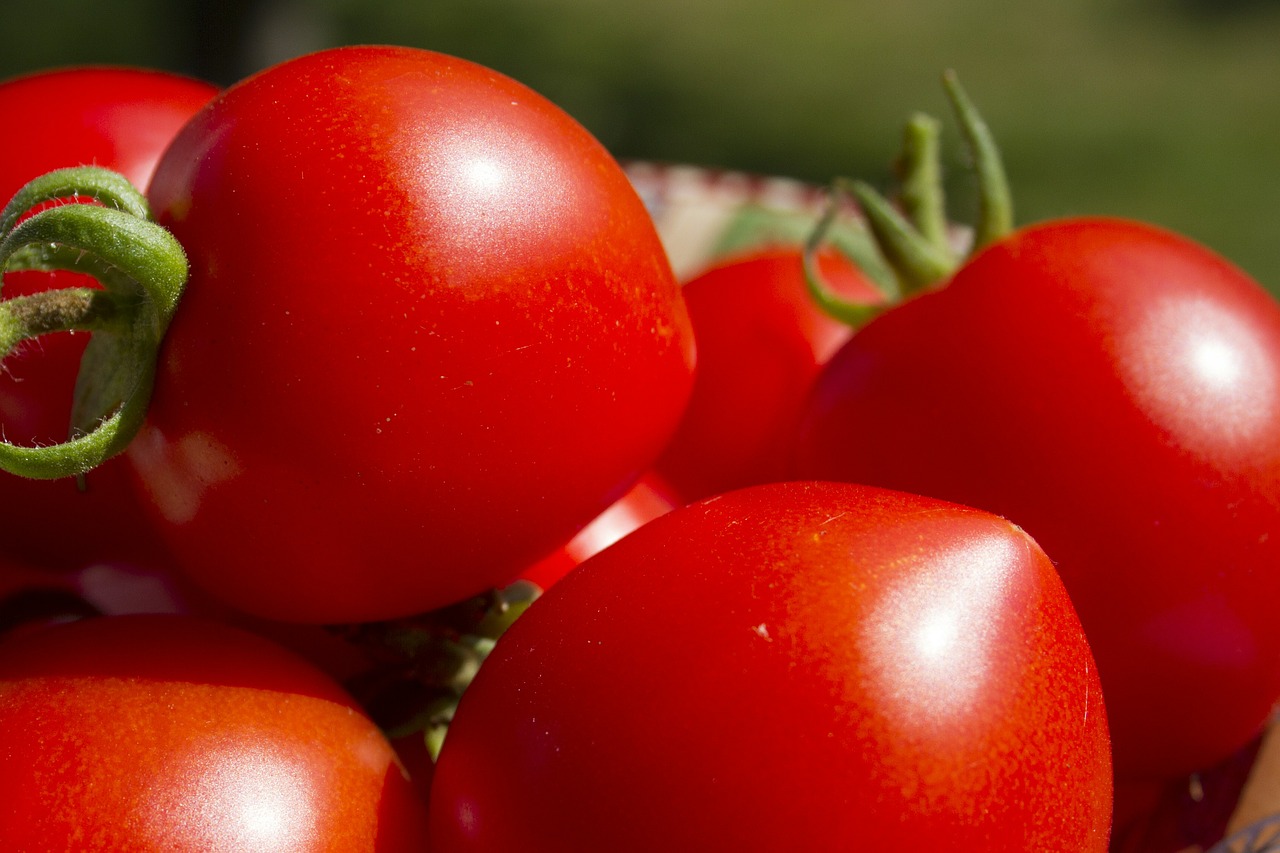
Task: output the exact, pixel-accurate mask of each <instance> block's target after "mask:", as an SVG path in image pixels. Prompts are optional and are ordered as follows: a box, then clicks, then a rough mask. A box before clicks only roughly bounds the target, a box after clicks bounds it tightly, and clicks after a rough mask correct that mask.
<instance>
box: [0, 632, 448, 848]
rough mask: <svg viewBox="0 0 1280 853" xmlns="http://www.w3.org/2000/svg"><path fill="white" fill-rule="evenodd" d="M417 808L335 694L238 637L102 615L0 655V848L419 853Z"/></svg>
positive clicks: (373, 738)
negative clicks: (1, 843) (1, 841)
mask: <svg viewBox="0 0 1280 853" xmlns="http://www.w3.org/2000/svg"><path fill="white" fill-rule="evenodd" d="M421 811H422V808H421V804H420V802H419V801H418V800H417V799H416V797H415V795H414V793H413V790H412V788H411V786H410V783H409V780H408V778H407V777H406V776H405V775H404V771H403V770H402V768H401V767H400V765H399V764H398V763H397V762H396V760H395V756H394V753H393V752H392V749H391V746H390V744H388V743H387V741H386V739H385V738H384V737H383V736H382V734H381V732H379V731H378V729H377V728H376V727H375V726H374V725H373V724H372V723H371V722H370V721H369V719H368V718H367V717H365V716H364V715H363V714H362V713H360V711H359V710H358V709H357V708H356V707H355V706H354V704H353V703H352V701H351V700H350V698H348V697H347V696H346V694H344V693H343V692H342V691H341V689H339V688H338V687H337V686H336V685H335V684H334V683H333V682H331V681H330V680H329V679H328V678H327V677H325V676H324V675H322V674H321V673H320V672H319V671H318V670H315V669H313V668H312V667H311V666H310V665H308V664H305V663H304V662H302V661H301V660H299V659H297V658H294V657H293V656H292V655H290V654H288V653H286V652H285V651H283V650H281V649H279V648H277V647H276V646H274V645H272V644H271V643H269V642H267V641H265V640H262V639H260V638H258V637H255V636H253V635H251V634H247V633H243V632H241V631H239V630H236V629H232V628H229V627H227V626H224V625H221V624H218V623H214V622H204V621H199V620H194V619H191V618H189V617H179V616H117V617H100V618H96V619H89V620H84V621H81V622H75V623H70V624H66V625H61V626H56V627H51V628H47V629H44V630H41V631H37V632H30V633H27V634H23V635H20V636H18V637H16V638H14V639H12V640H9V641H8V642H6V643H4V644H0V838H4V840H5V845H6V847H7V848H9V849H12V850H76V851H81V853H117V851H122V850H129V851H140V853H141V851H157V853H158V851H161V850H163V851H191V853H207V851H211V850H267V849H270V850H278V851H282V853H284V851H288V853H302V851H307V853H311V851H316V852H317V853H318V851H333V853H339V851H340V853H360V852H361V851H367V853H375V851H377V853H392V851H404V853H421V851H422V850H424V849H425V847H424V838H423V832H424V830H423V827H424V824H423V821H422V814H421Z"/></svg>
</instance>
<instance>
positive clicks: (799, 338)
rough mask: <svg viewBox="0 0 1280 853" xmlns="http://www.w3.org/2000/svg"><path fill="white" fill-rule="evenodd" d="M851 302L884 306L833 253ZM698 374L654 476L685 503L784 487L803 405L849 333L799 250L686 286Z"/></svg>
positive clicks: (830, 267) (835, 283)
mask: <svg viewBox="0 0 1280 853" xmlns="http://www.w3.org/2000/svg"><path fill="white" fill-rule="evenodd" d="M818 262H819V268H820V269H821V270H822V273H823V275H824V278H826V280H827V281H828V283H829V286H831V287H832V288H833V289H835V290H836V291H837V292H838V293H840V295H841V296H843V297H844V298H845V299H848V300H850V301H860V302H864V303H866V304H879V303H881V302H883V301H884V297H883V295H882V294H881V292H880V291H879V290H878V289H877V288H876V286H875V285H874V284H873V283H872V281H871V280H870V279H869V278H867V277H866V276H865V275H864V274H862V273H861V272H859V270H858V268H857V267H856V266H854V265H853V263H851V262H850V261H848V260H846V259H844V258H843V257H842V256H841V255H839V254H837V253H836V252H835V251H829V252H825V253H823V254H822V255H821V256H819V258H818ZM684 298H685V303H686V304H687V305H688V307H689V316H690V319H691V320H692V322H693V334H694V339H695V341H696V342H697V347H698V372H697V376H696V378H695V379H694V385H693V394H692V396H691V397H690V399H689V406H688V408H687V409H686V410H685V414H684V418H683V419H682V420H681V422H680V426H679V428H678V429H677V430H676V434H675V436H674V437H673V438H672V440H671V443H670V444H668V445H667V448H666V449H665V450H664V451H663V453H662V456H661V457H660V458H659V460H658V461H657V462H656V463H655V464H654V470H655V471H656V472H657V473H658V474H659V475H660V476H661V477H662V478H664V479H665V480H666V481H667V482H669V483H670V484H671V485H672V486H673V487H674V488H675V489H676V491H677V492H678V493H679V494H680V497H681V498H682V500H683V502H688V501H692V500H697V499H699V498H704V497H710V496H711V495H714V494H718V493H720V492H725V491H728V490H730V489H735V488H740V487H742V486H748V485H754V484H757V483H765V482H770V481H774V480H779V479H782V478H783V477H784V476H785V474H786V461H787V454H788V451H789V450H790V447H791V439H792V434H793V432H794V430H795V423H796V420H797V418H798V417H799V412H800V408H801V405H802V404H803V402H804V398H805V396H806V394H807V393H808V391H809V386H810V385H812V383H813V379H814V377H816V376H817V374H818V368H819V366H820V365H821V364H822V363H823V362H825V361H826V360H827V359H828V358H829V357H830V356H831V354H832V353H834V352H835V351H836V350H837V349H838V348H839V346H840V344H842V343H844V342H845V341H846V340H848V338H849V336H850V335H851V334H852V330H851V329H850V328H849V326H848V324H846V323H843V322H840V321H838V320H836V319H834V318H832V317H831V316H830V315H828V314H826V313H825V312H824V311H822V310H821V309H819V308H818V306H817V304H816V303H815V302H814V300H813V299H812V298H811V297H810V295H809V290H808V287H807V285H806V284H805V275H804V262H803V259H802V254H801V252H800V250H799V249H793V248H789V247H770V248H766V249H759V250H755V251H753V252H751V253H749V254H747V255H744V256H740V257H736V258H732V259H729V260H725V261H722V262H720V263H718V264H717V265H715V266H713V267H711V268H710V269H707V270H705V271H703V272H702V273H700V274H698V275H697V276H694V277H693V278H692V279H690V280H689V281H688V282H687V283H685V285H684Z"/></svg>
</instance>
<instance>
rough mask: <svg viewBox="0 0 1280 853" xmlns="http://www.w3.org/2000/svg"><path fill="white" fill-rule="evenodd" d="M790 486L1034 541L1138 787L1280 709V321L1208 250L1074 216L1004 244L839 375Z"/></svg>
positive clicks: (860, 337) (865, 338)
mask: <svg viewBox="0 0 1280 853" xmlns="http://www.w3.org/2000/svg"><path fill="white" fill-rule="evenodd" d="M793 473H794V474H796V475H798V476H812V477H825V478H832V479H847V480H851V481H855V482H861V483H868V484H873V485H879V486H885V487H889V488H896V489H903V490H906V491H912V492H918V493H921V494H929V495H932V496H935V497H938V498H942V499H946V500H953V501H958V502H962V503H965V504H968V505H970V506H975V507H980V508H982V509H985V510H988V511H991V512H995V513H998V514H1000V515H1003V516H1005V517H1007V518H1010V519H1012V520H1013V521H1016V522H1017V523H1018V524H1019V525H1021V526H1023V527H1024V528H1026V530H1027V532H1028V533H1030V534H1031V535H1032V536H1034V537H1035V539H1036V541H1038V542H1039V543H1040V544H1041V546H1042V547H1043V548H1044V549H1045V551H1046V552H1048V554H1049V555H1050V556H1051V557H1052V558H1053V559H1054V561H1055V563H1056V564H1057V566H1058V569H1059V571H1060V572H1061V573H1062V576H1063V580H1064V581H1065V583H1066V586H1067V589H1068V590H1069V591H1070V593H1071V597H1072V599H1073V601H1074V602H1075V604H1076V607H1077V609H1078V610H1079V612H1080V618H1081V620H1082V621H1083V623H1084V626H1085V628H1086V630H1087V632H1088V635H1089V640H1090V643H1091V645H1092V647H1093V651H1094V653H1095V655H1096V656H1097V659H1098V666H1099V669H1100V672H1101V676H1102V683H1103V686H1104V688H1105V691H1106V695H1107V706H1108V711H1109V714H1110V719H1111V727H1112V737H1113V740H1114V744H1115V750H1116V767H1117V772H1118V773H1119V774H1120V775H1121V776H1125V777H1134V776H1165V775H1170V776H1171V775H1177V774H1182V773H1188V772H1191V771H1192V770H1195V769H1197V768H1203V767H1206V766H1208V765H1210V764H1213V763H1215V762H1216V761H1219V760H1221V759H1223V758H1225V757H1226V756H1228V755H1230V754H1231V753H1233V752H1235V751H1236V750H1237V749H1239V748H1241V747H1242V746H1243V745H1244V744H1246V743H1247V742H1248V741H1249V740H1250V739H1251V738H1253V737H1254V736H1255V735H1256V734H1257V733H1258V731H1259V729H1260V727H1261V726H1262V725H1263V723H1264V721H1265V720H1266V719H1267V717H1268V715H1269V714H1270V712H1271V709H1272V707H1273V706H1274V704H1275V702H1276V700H1277V698H1278V697H1280V621H1278V620H1277V619H1276V618H1275V613H1274V612H1273V611H1274V608H1273V607H1272V602H1274V601H1276V600H1277V599H1278V598H1280V572H1277V571H1276V566H1277V565H1278V564H1280V552H1278V551H1277V548H1280V307H1278V306H1277V305H1276V303H1275V301H1274V300H1273V299H1272V298H1271V297H1270V296H1269V295H1268V294H1267V293H1266V292H1264V291H1263V290H1262V289H1261V288H1260V287H1259V286H1258V285H1257V284H1256V283H1255V282H1253V281H1252V280H1250V279H1249V278H1248V277H1247V276H1245V275H1244V274H1243V273H1242V272H1240V271H1239V270H1238V269H1236V268H1234V267H1233V266H1231V265H1230V264H1228V263H1227V262H1226V261H1224V260H1222V259H1221V258H1219V257H1217V256H1216V255H1214V254H1212V253H1211V252H1209V251H1208V250H1206V249H1204V248H1202V247H1200V246H1198V245H1195V244H1193V243H1192V242H1190V241H1188V240H1185V239H1182V238H1180V237H1177V236H1175V235H1173V234H1170V233H1167V232H1165V231H1163V230H1160V229H1157V228H1154V227H1150V226H1145V225H1141V224H1136V223H1132V222H1127V221H1121V220H1114V219H1076V220H1064V221H1057V222H1048V223H1043V224H1040V225H1036V226H1032V227H1029V228H1025V229H1023V230H1020V231H1016V232H1014V233H1013V234H1012V235H1010V236H1008V237H1006V238H1004V239H1001V240H998V241H997V242H995V243H993V244H991V245H990V246H989V247H988V248H986V249H985V250H983V251H981V252H979V253H978V254H977V255H976V256H975V257H973V258H972V259H971V260H970V261H969V262H968V263H966V264H965V265H964V266H963V267H962V268H961V269H960V270H959V271H958V272H957V273H956V274H955V276H954V278H953V279H952V280H951V281H950V283H949V284H947V285H946V286H945V287H942V288H941V289H939V290H936V291H934V292H931V293H928V294H926V295H924V296H921V297H919V298H917V299H915V300H912V301H909V302H907V303H905V304H904V305H902V306H900V307H898V308H896V309H894V310H892V311H890V312H888V313H887V314H884V315H882V316H880V317H879V318H877V319H876V320H874V321H872V322H871V323H870V324H869V325H867V326H866V327H865V328H863V329H862V330H861V331H859V332H858V334H857V335H855V336H854V338H853V339H852V340H851V341H850V342H849V343H848V344H847V345H846V346H845V347H844V348H843V349H842V350H841V351H840V352H839V353H837V354H836V356H835V357H834V358H833V359H832V360H831V361H830V362H829V363H828V365H827V368H826V369H825V371H824V373H823V375H822V376H821V377H819V379H818V382H817V385H816V387H815V392H814V395H813V397H812V399H811V405H810V407H809V411H808V414H807V422H806V425H805V427H804V428H803V431H802V435H801V437H800V440H799V444H798V447H797V461H796V465H795V468H794V469H793Z"/></svg>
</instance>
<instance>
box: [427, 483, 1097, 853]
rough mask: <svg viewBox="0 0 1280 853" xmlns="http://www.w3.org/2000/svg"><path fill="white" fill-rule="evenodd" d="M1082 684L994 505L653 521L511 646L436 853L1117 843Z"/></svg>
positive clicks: (872, 497)
mask: <svg viewBox="0 0 1280 853" xmlns="http://www.w3.org/2000/svg"><path fill="white" fill-rule="evenodd" d="M1111 792H1112V787H1111V763H1110V752H1109V745H1108V738H1107V726H1106V714H1105V711H1104V707H1103V702H1102V694H1101V689H1100V686H1099V683H1098V680H1097V670H1096V667H1095V666H1094V664H1093V659H1092V657H1091V655H1090V653H1089V648H1088V645H1087V644H1086V642H1085V638H1084V633H1083V630H1082V629H1081V626H1080V622H1079V620H1078V619H1077V618H1076V615H1075V612H1074V610H1073V609H1072V607H1071V603H1070V601H1069V600H1068V598H1067V595H1066V591H1065V590H1064V589H1063V587H1062V583H1061V581H1060V580H1059V578H1058V577H1057V575H1056V573H1055V572H1054V570H1053V566H1052V564H1051V563H1050V562H1049V560H1048V558H1047V557H1045V555H1044V554H1043V553H1042V552H1041V551H1040V549H1039V548H1038V547H1036V545H1035V543H1034V542H1033V541H1032V540H1031V539H1030V538H1029V537H1028V536H1026V535H1025V534H1024V533H1023V532H1022V531H1020V530H1019V529H1018V528H1016V527H1015V526H1014V525H1012V524H1010V523H1009V522H1007V521H1004V520H1002V519H999V518H996V517H993V516H991V515H988V514H986V513H983V512H979V511H976V510H971V509H968V508H964V507H958V506H954V505H951V504H944V503H941V502H937V501H933V500H929V499H926V498H918V497H914V496H910V495H905V494H899V493H893V492H887V491H882V490H876V489H869V488H863V487H858V486H853V485H846V484H834V483H828V484H824V483H790V484H774V485H768V486H760V487H755V488H750V489H745V490H742V491H737V492H732V493H729V494H727V495H725V496H722V497H717V498H712V499H709V500H707V501H704V502H701V503H696V504H693V505H690V506H688V507H684V508H682V509H678V510H675V511H673V512H671V513H668V514H667V515H665V516H663V517H661V518H658V519H656V520H655V521H652V522H650V523H649V524H647V525H645V526H644V527H642V528H640V529H639V530H637V531H636V532H635V533H633V534H631V535H630V536H628V537H626V538H624V539H622V540H621V541H620V542H618V543H617V544H616V545H614V546H612V547H611V548H608V549H606V550H605V551H603V552H601V553H600V554H598V555H597V556H595V557H593V558H591V559H590V560H588V561H587V562H585V563H583V564H582V565H581V566H580V567H579V568H578V569H577V570H576V571H575V572H574V573H573V574H571V575H569V576H568V577H566V578H565V579H564V580H563V581H561V582H560V583H559V584H557V585H556V586H554V587H552V589H551V590H549V591H548V592H547V594H546V595H545V596H543V597H542V598H541V599H539V600H538V601H536V602H535V603H534V604H533V606H532V607H530V609H529V610H528V611H526V612H525V613H524V614H523V615H522V616H521V617H520V619H519V620H517V621H516V623H515V624H514V625H513V626H512V627H511V628H510V629H509V630H508V632H507V633H506V634H504V635H503V637H502V639H500V640H499V641H498V645H497V647H496V649H495V650H494V652H493V653H492V654H491V655H490V657H489V658H488V659H487V660H486V661H485V664H484V666H483V667H482V668H481V670H480V672H479V674H478V675H477V677H476V679H475V681H474V682H472V684H471V686H470V687H469V688H468V691H467V693H466V694H465V695H464V696H463V699H462V702H461V705H460V706H459V708H458V712H457V715H456V716H455V718H454V721H453V724H452V725H451V727H450V731H449V734H448V737H447V738H446V740H445V744H444V749H443V751H442V753H441V756H440V761H439V763H438V764H437V766H436V772H435V776H434V779H433V788H432V801H431V811H430V822H431V843H432V850H433V853H458V851H495V853H497V851H502V853H513V851H555V853H575V851H591V853H595V851H600V850H611V851H633V850H634V851H653V850H665V849H673V848H678V849H682V850H731V849H732V850H738V849H741V850H806V851H827V850H832V851H834V850H848V849H876V850H931V851H940V850H956V851H975V850H1036V851H1064V853H1066V851H1070V853H1083V851H1104V850H1106V848H1107V833H1108V828H1109V823H1110V817H1111Z"/></svg>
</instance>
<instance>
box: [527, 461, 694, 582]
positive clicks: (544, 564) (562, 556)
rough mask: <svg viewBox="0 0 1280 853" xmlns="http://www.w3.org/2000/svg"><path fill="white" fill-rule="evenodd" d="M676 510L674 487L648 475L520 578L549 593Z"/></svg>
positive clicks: (653, 475)
mask: <svg viewBox="0 0 1280 853" xmlns="http://www.w3.org/2000/svg"><path fill="white" fill-rule="evenodd" d="M676 506H677V503H676V498H674V497H673V496H672V495H671V489H670V487H669V486H668V485H667V484H666V483H664V482H663V481H662V480H661V479H660V478H658V477H657V476H656V475H655V474H653V473H652V472H650V473H647V474H645V475H644V476H643V477H641V478H640V480H639V482H637V483H636V484H635V485H634V486H632V487H631V488H630V489H629V490H628V491H627V493H626V494H625V495H623V496H622V497H620V498H618V500H617V501H616V502H615V503H613V504H612V505H610V507H609V508H608V509H606V510H605V511H604V512H602V513H600V514H599V515H598V516H596V517H595V518H594V519H592V520H591V523H590V524H588V525H587V526H586V527H584V528H582V529H581V530H579V531H578V532H577V533H576V534H575V535H574V537H573V538H572V539H570V540H569V541H568V542H566V543H565V544H564V545H563V546H561V547H560V548H558V549H556V550H555V551H554V552H552V553H551V554H548V555H547V556H546V557H543V558H542V559H541V560H539V561H538V562H536V563H534V564H533V565H532V566H530V567H529V568H527V569H525V570H524V571H523V572H521V573H520V575H519V577H520V578H523V579H524V580H527V581H529V582H531V583H534V584H536V585H537V586H538V588H539V589H543V590H545V589H548V588H550V586H551V585H552V584H554V583H556V582H557V581H559V580H560V579H561V578H563V577H564V576H565V575H567V574H568V573H569V572H571V571H573V570H574V569H575V568H577V567H578V566H579V565H581V564H582V562H583V561H584V560H586V559H587V558H588V557H592V556H594V555H595V554H598V553H599V552H600V551H603V550H604V549H605V548H607V547H609V546H610V545H612V544H613V543H614V542H617V541H618V540H619V539H621V538H622V537H623V536H626V535H627V534H628V533H630V532H631V531H633V530H635V529H636V528H637V527H640V526H641V525H643V524H646V523H648V522H650V521H652V520H653V519H655V518H657V517H658V516H660V515H662V514H663V513H666V512H669V511H670V510H672V509H675V507H676Z"/></svg>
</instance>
